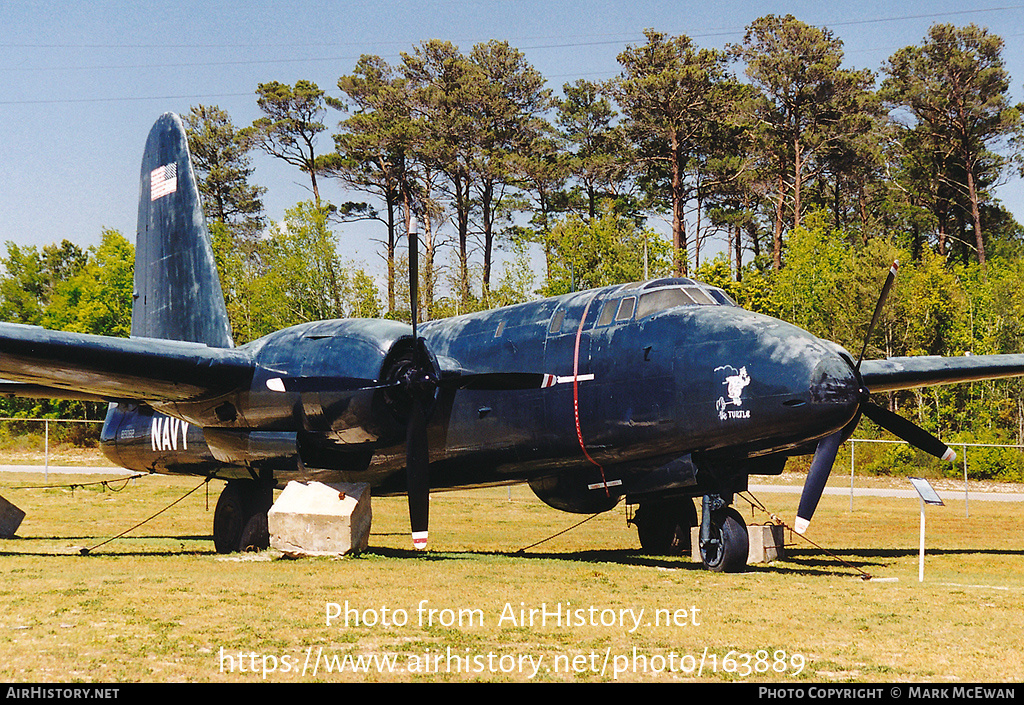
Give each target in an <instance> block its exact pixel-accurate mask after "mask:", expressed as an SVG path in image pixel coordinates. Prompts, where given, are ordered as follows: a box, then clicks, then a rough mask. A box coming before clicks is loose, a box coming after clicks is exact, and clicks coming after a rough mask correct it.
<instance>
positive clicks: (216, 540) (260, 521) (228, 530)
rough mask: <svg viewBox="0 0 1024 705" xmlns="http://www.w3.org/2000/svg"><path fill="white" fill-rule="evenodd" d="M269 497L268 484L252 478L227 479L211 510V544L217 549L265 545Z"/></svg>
mask: <svg viewBox="0 0 1024 705" xmlns="http://www.w3.org/2000/svg"><path fill="white" fill-rule="evenodd" d="M273 501H274V495H273V488H272V487H270V486H264V485H261V484H260V483H258V482H256V481H253V480H229V481H228V483H227V485H225V487H224V490H223V491H222V492H221V493H220V499H218V500H217V508H216V509H215V510H214V512H213V545H214V548H216V549H217V553H234V552H236V551H259V550H263V549H265V548H268V547H269V546H270V531H269V529H268V528H267V512H268V511H269V510H270V507H271V505H272V504H273Z"/></svg>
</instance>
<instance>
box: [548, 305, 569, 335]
mask: <svg viewBox="0 0 1024 705" xmlns="http://www.w3.org/2000/svg"><path fill="white" fill-rule="evenodd" d="M564 320H565V309H564V308H560V309H558V310H557V311H555V315H554V316H552V317H551V325H549V326H548V333H550V334H551V335H556V334H558V333H561V332H562V321H564Z"/></svg>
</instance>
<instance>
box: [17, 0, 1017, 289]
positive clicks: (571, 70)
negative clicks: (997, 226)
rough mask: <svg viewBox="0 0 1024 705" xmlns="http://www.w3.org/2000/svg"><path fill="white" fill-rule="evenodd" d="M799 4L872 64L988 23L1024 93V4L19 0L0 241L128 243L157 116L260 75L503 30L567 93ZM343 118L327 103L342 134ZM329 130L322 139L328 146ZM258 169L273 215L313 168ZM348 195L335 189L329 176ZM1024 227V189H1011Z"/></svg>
mask: <svg viewBox="0 0 1024 705" xmlns="http://www.w3.org/2000/svg"><path fill="white" fill-rule="evenodd" d="M769 13H773V14H786V13H791V14H793V15H795V16H796V17H797V18H798V19H801V20H803V21H804V22H807V23H809V24H815V25H824V26H828V27H830V28H831V29H832V30H833V32H834V33H835V34H836V35H837V36H838V37H840V38H841V39H842V40H843V41H844V44H845V50H846V65H847V66H848V67H851V68H869V69H872V70H875V71H878V69H879V67H880V66H881V64H882V62H883V61H884V60H885V59H886V58H887V57H888V56H889V55H891V54H892V53H893V52H895V51H896V50H898V49H900V48H901V47H903V46H907V45H909V44H917V43H919V42H920V41H921V39H922V37H923V36H924V35H925V33H926V31H927V29H928V27H929V26H930V25H931V24H934V23H936V22H950V23H954V24H957V25H965V24H968V23H972V22H973V23H975V24H978V25H982V26H986V27H988V28H989V29H990V30H991V31H993V32H995V33H996V34H999V35H1000V36H1002V37H1003V38H1004V39H1005V40H1006V53H1005V58H1006V60H1007V66H1008V69H1009V71H1010V75H1011V77H1012V80H1013V83H1012V88H1011V90H1012V95H1013V99H1014V100H1015V101H1021V100H1024V52H1022V51H1021V48H1020V45H1021V42H1022V41H1024V4H1013V3H1012V0H1006V2H1004V3H1000V2H999V0H989V1H988V2H983V3H981V4H972V5H967V4H965V3H962V2H952V1H948V0H940V1H938V2H936V1H929V2H888V1H887V2H876V3H842V4H829V5H827V4H825V3H821V2H735V1H730V2H707V1H705V2H692V1H690V0H677V1H674V2H652V1H648V0H633V1H632V2H557V1H556V0H549V1H548V2H540V1H537V0H394V1H391V2H386V3H384V2H365V1H363V2H325V1H323V0H317V1H312V2H280V1H279V2H274V1H272V0H264V1H256V2H245V3H243V2H226V1H222V0H203V1H201V2H194V1H186V2H164V3H150V2H141V3H140V2H138V1H137V0H136V1H135V2H122V1H120V0H98V1H93V2H84V3H83V2H24V1H21V0H6V1H5V2H4V3H3V4H2V6H0V27H3V28H4V32H3V34H2V36H0V81H2V85H3V87H4V90H3V93H2V95H0V166H2V169H3V175H4V178H3V186H2V188H0V242H3V241H8V240H11V241H14V242H17V243H22V244H35V245H44V244H48V243H51V242H59V241H60V240H61V239H64V238H67V239H69V240H71V241H73V242H75V243H78V244H80V245H83V246H88V245H91V244H95V243H96V242H98V241H99V235H100V232H101V229H102V228H103V227H111V228H115V229H118V230H120V231H121V232H122V233H124V234H125V235H126V236H128V237H129V239H134V232H135V208H136V201H137V198H138V172H139V160H140V158H141V155H142V147H143V144H144V143H145V139H146V135H147V133H148V131H149V128H150V126H151V125H152V123H153V121H154V120H155V119H156V118H157V117H158V116H159V115H160V114H161V113H163V112H165V111H168V110H170V111H174V112H179V113H186V112H188V110H189V108H190V106H192V105H196V104H199V103H204V104H215V105H219V106H220V107H222V108H224V109H225V110H227V111H228V112H229V113H230V114H231V116H232V119H233V120H234V122H235V124H236V125H238V126H242V125H247V124H249V123H250V122H251V121H252V120H254V119H255V118H257V117H258V116H259V114H258V109H257V107H256V102H255V97H254V91H255V88H256V86H257V84H259V83H261V82H265V81H271V80H279V81H282V82H286V83H294V82H295V81H296V80H298V79H309V80H312V81H314V82H316V83H317V84H318V85H319V86H320V87H321V88H323V89H325V90H327V91H328V92H329V93H331V94H334V95H337V94H339V92H338V90H337V79H338V77H339V76H341V75H343V74H346V73H348V72H350V71H351V69H352V67H353V65H354V63H355V60H356V58H357V57H358V56H359V55H360V54H363V53H370V54H379V55H381V56H384V57H385V58H388V59H389V60H391V61H392V62H395V61H397V60H398V55H399V52H401V51H408V50H410V49H412V48H413V47H414V46H415V45H417V44H418V43H420V42H421V41H424V40H427V39H432V38H440V39H447V40H451V41H452V42H454V43H455V44H457V45H458V46H459V47H460V48H461V49H463V50H464V51H468V50H469V49H470V48H471V46H472V45H473V44H475V43H477V42H480V41H486V40H489V39H499V40H507V41H509V42H510V43H511V44H512V45H513V46H516V47H518V48H520V49H521V50H523V51H524V52H525V53H526V55H527V58H528V59H529V61H530V62H531V63H533V65H534V66H535V67H536V68H537V69H538V70H539V71H540V72H541V73H542V74H543V75H544V76H545V77H546V78H547V79H548V84H549V86H550V87H551V88H553V89H555V90H556V91H557V90H558V89H559V88H560V87H561V85H562V84H563V83H565V82H569V81H573V80H575V79H577V78H588V79H591V80H601V79H607V78H610V77H612V76H614V75H615V74H616V73H617V72H618V64H617V62H616V59H615V57H616V55H617V54H618V53H619V52H620V51H622V49H623V48H624V47H625V46H626V45H627V44H641V43H643V30H644V29H645V28H647V27H653V28H655V29H657V30H659V31H663V32H666V33H669V34H687V35H689V36H690V37H692V38H693V39H694V41H695V42H696V43H697V44H699V45H701V46H707V47H723V46H725V45H726V44H727V43H730V42H737V41H739V40H740V39H741V38H742V34H743V31H744V28H745V27H746V25H747V24H749V23H750V22H751V21H752V20H754V19H755V18H757V17H759V16H761V15H765V14H769ZM340 117H341V115H340V114H339V113H336V112H332V113H331V114H329V116H328V124H329V126H330V127H331V128H333V127H334V126H335V125H336V123H337V120H338V119H339V118H340ZM330 145H331V140H330V138H329V136H325V137H324V139H323V140H322V142H321V146H322V148H323V150H324V151H326V150H327V149H328V147H329V146H330ZM254 165H255V166H256V173H255V176H254V181H255V182H256V183H258V184H260V185H263V186H266V187H267V188H268V193H267V196H266V199H265V202H266V206H267V211H268V216H269V217H270V218H272V219H279V218H281V216H282V215H283V213H284V210H285V209H286V208H289V207H291V206H292V205H294V204H295V203H296V202H298V201H300V200H303V199H306V198H308V197H309V196H310V194H309V191H308V187H306V186H305V185H304V180H303V177H302V175H301V174H300V173H299V172H298V171H297V170H295V169H294V168H293V167H289V166H287V165H285V164H284V163H282V162H278V161H275V160H273V159H270V158H269V157H266V156H262V155H260V156H257V157H255V158H254ZM322 191H323V195H324V197H325V198H328V199H335V200H341V199H342V197H343V196H342V194H341V192H340V190H339V188H338V187H337V186H336V185H335V184H333V183H330V184H328V185H327V186H326V187H325V188H323V190H322ZM1000 196H1001V197H1002V199H1003V200H1004V202H1005V203H1006V205H1007V206H1008V207H1009V208H1010V209H1011V210H1012V211H1013V212H1014V213H1015V214H1016V215H1017V218H1018V219H1019V220H1021V221H1024V188H1022V187H1021V184H1020V181H1019V179H1013V180H1011V181H1010V182H1009V183H1008V184H1007V185H1006V186H1005V187H1003V188H1002V189H1001V191H1000ZM373 236H374V234H373V233H372V232H369V231H367V230H366V229H365V228H358V229H357V228H353V229H351V230H349V231H346V232H345V233H343V235H342V238H343V243H344V244H343V249H344V250H345V252H346V254H347V255H348V256H350V257H355V258H356V259H357V260H361V261H364V262H367V263H369V264H370V265H371V270H372V269H373V268H374V267H376V260H377V259H378V258H377V255H376V250H377V244H376V243H375V242H373V241H372V238H373Z"/></svg>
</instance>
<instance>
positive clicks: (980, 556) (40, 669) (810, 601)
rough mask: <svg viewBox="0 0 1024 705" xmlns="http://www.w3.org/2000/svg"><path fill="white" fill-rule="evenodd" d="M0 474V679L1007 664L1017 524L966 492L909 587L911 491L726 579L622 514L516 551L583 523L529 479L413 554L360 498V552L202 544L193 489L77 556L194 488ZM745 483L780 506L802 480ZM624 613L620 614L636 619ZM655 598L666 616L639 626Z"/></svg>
mask: <svg viewBox="0 0 1024 705" xmlns="http://www.w3.org/2000/svg"><path fill="white" fill-rule="evenodd" d="M84 479H91V478H84V477H83V476H76V477H74V478H68V477H63V478H60V477H56V478H55V477H52V476H51V482H53V481H61V480H68V481H73V482H82V481H83V480H84ZM0 480H2V481H3V485H4V489H2V490H0V494H2V495H3V496H4V497H5V498H7V499H8V500H9V501H12V502H13V503H14V504H16V505H18V506H19V507H21V508H22V509H23V510H25V511H26V512H27V517H26V519H25V521H24V522H23V524H22V526H21V528H20V530H19V537H18V538H16V539H10V540H3V541H0V577H2V579H0V604H2V606H3V610H2V611H0V663H2V664H3V665H2V666H0V678H3V679H4V680H8V681H44V682H45V681H62V682H63V681H94V682H110V681H115V682H116V681H224V682H231V681H238V682H243V681H249V682H252V681H259V680H264V679H265V680H267V681H268V682H270V681H273V682H297V681H324V682H342V681H444V680H453V681H473V680H487V681H494V680H506V681H525V680H531V679H532V680H539V681H570V682H593V681H610V680H615V679H617V680H627V681H696V680H701V681H713V682H715V681H729V680H749V681H781V682H796V683H801V682H808V681H809V682H820V681H830V682H845V681H857V682H871V681H877V682H892V681H950V682H975V681H1012V682H1019V681H1020V680H1022V678H1024V648H1022V646H1024V644H1022V642H1024V636H1022V635H1024V610H1021V608H1020V605H1021V604H1022V601H1024V531H1022V528H1024V519H1022V518H1021V510H1022V507H1021V505H1019V504H1015V503H1004V502H998V503H997V502H983V501H980V500H972V501H971V504H970V518H965V517H964V507H963V503H962V502H947V506H945V507H935V508H931V507H930V508H929V509H928V514H927V519H928V524H927V543H928V546H927V548H928V550H927V556H926V564H925V580H924V582H923V583H922V582H918V553H917V547H918V530H919V523H918V522H919V505H918V501H917V500H916V499H914V500H898V499H874V498H857V499H856V500H855V503H854V510H853V511H852V512H851V511H850V509H849V498H848V497H830V496H826V497H824V498H823V500H822V503H821V505H820V507H819V509H818V512H817V514H816V515H815V520H814V524H813V526H812V534H811V538H812V539H813V540H814V541H815V542H816V543H818V544H820V545H821V546H822V547H824V549H827V550H822V549H818V548H815V547H813V546H811V545H809V544H806V543H803V542H800V541H799V539H796V540H794V545H793V546H791V547H790V548H789V552H788V557H787V558H786V559H785V560H783V561H779V562H776V563H773V564H771V565H767V566H765V565H761V566H753V567H751V569H750V570H749V571H748V572H746V573H743V574H736V575H720V574H716V573H709V572H707V571H705V570H704V569H703V568H701V567H700V566H699V565H698V564H695V563H693V562H691V561H689V560H687V559H675V558H660V557H650V556H644V555H642V554H640V552H639V551H638V544H637V540H636V533H635V531H634V530H633V529H632V528H631V527H627V526H626V523H625V519H626V517H625V511H624V509H621V508H620V509H618V510H615V511H612V512H609V513H607V514H604V515H601V516H599V517H597V518H595V519H593V520H591V521H589V522H587V523H585V524H583V525H582V526H580V527H578V528H576V529H574V530H573V531H571V532H568V533H566V534H563V535H561V536H558V537H557V538H554V539H552V540H550V541H548V542H545V543H542V544H540V545H539V546H536V547H535V548H531V549H529V550H527V551H525V552H522V553H520V549H522V548H523V547H526V546H529V545H531V544H534V543H535V542H537V541H541V540H543V539H545V538H547V537H549V536H551V535H553V534H555V533H557V532H559V531H562V530H563V529H565V528H567V527H569V526H571V525H572V524H574V523H576V522H577V521H579V519H580V518H581V517H578V516H576V515H569V514H563V513H560V512H557V511H555V510H553V509H550V508H548V507H547V506H545V505H543V504H542V503H541V502H540V501H539V500H536V499H535V498H533V496H532V494H531V493H530V491H529V489H528V488H525V487H515V488H512V490H511V500H510V493H509V491H508V490H507V489H505V488H500V489H488V490H478V491H472V492H453V493H437V494H435V495H433V497H432V501H431V531H430V538H431V550H430V551H428V552H427V553H425V554H416V553H414V552H413V551H412V550H411V548H410V545H411V542H410V539H409V536H408V519H407V509H406V505H405V500H404V499H403V498H374V499H373V512H374V526H373V533H372V535H371V539H370V544H371V549H370V550H369V551H368V552H366V553H365V554H363V555H362V556H359V557H355V558H344V559H334V560H332V559H304V560H287V559H280V558H276V557H274V556H273V554H272V553H267V554H262V555H259V556H251V555H250V556H237V555H236V556H232V557H223V556H218V555H217V554H216V553H214V551H213V543H212V540H211V537H210V527H211V525H212V515H213V507H214V505H215V503H216V495H217V492H219V486H218V485H213V486H211V488H210V489H211V492H210V495H209V500H208V502H207V497H206V494H205V493H204V491H203V490H200V491H199V492H197V493H195V494H193V495H192V496H190V497H188V498H187V499H186V500H184V501H183V502H181V503H180V504H178V505H176V506H175V507H173V508H172V509H170V510H169V511H167V512H165V513H163V514H161V515H160V516H158V517H157V518H156V519H154V520H153V521H152V522H150V523H148V524H146V525H144V526H142V527H140V528H138V529H135V530H134V531H133V532H132V533H130V534H129V535H128V536H127V537H126V538H122V539H117V540H115V541H112V542H110V543H107V544H105V545H103V546H101V547H99V548H95V550H93V552H92V553H91V554H90V555H84V556H83V555H80V553H79V551H78V549H79V548H80V547H95V546H96V545H97V544H100V543H101V542H103V541H105V540H106V539H108V538H109V537H111V536H114V535H116V534H118V533H120V532H122V531H124V530H125V529H127V528H129V527H131V526H133V525H134V524H136V523H137V522H139V521H141V520H143V519H145V518H146V517H148V516H150V515H151V514H153V513H155V512H157V511H159V510H160V509H162V508H163V507H165V506H166V505H168V504H170V503H171V502H172V501H174V500H175V499H177V498H178V497H180V496H181V495H183V494H184V493H185V492H187V491H188V490H189V489H192V488H193V487H195V486H196V485H197V484H198V482H199V481H198V480H196V479H194V478H170V477H156V476H155V477H147V478H144V479H142V480H138V481H135V482H133V483H131V484H130V485H129V486H128V487H126V488H125V489H124V490H123V491H121V492H112V491H110V490H102V489H98V488H78V489H76V490H74V491H70V490H65V489H13V487H15V486H17V485H22V484H30V483H38V482H39V480H40V477H39V476H15V475H6V476H4V477H2V478H0ZM838 484H840V485H841V484H842V478H839V481H838ZM759 499H760V500H761V501H762V502H764V503H765V504H766V505H768V507H769V508H770V509H771V510H772V511H773V512H776V513H778V514H779V515H780V516H783V517H787V518H788V517H791V516H792V515H793V513H794V511H795V507H796V503H797V501H798V496H797V495H784V494H762V495H759ZM738 506H740V507H741V508H743V507H744V505H743V504H742V503H741V504H740V505H738ZM743 514H744V516H745V518H746V519H747V521H748V523H754V522H758V523H759V522H762V521H764V517H763V515H755V514H752V513H751V510H750V509H749V508H743ZM859 571H866V572H867V573H870V574H871V575H873V576H875V577H876V578H878V579H879V580H874V581H870V582H868V581H864V580H861V579H860V573H859ZM881 579H885V580H884V581H883V580H881ZM892 579H895V580H894V581H893V580H892ZM346 602H347V603H348V607H349V608H350V610H352V611H350V613H349V614H350V615H354V614H356V613H358V615H359V622H360V623H359V624H358V625H357V624H356V623H355V619H354V618H350V620H349V624H348V626H346V625H345V622H344V619H343V618H337V619H335V620H334V621H333V623H331V624H328V623H327V610H328V605H330V604H337V605H339V606H340V607H341V608H344V606H345V604H346ZM420 605H423V607H424V610H425V611H423V612H420V611H418V610H419V607H420ZM542 606H547V608H548V609H549V610H553V609H557V608H558V607H559V606H560V607H561V608H562V609H563V611H564V610H566V609H572V610H583V612H580V613H574V614H576V616H579V617H580V619H577V620H576V621H575V622H574V623H572V624H569V625H566V624H564V623H563V624H554V623H552V622H551V621H550V620H549V621H548V623H547V624H546V625H541V624H540V623H539V619H537V618H535V620H534V623H533V624H532V625H531V624H530V623H529V619H527V620H526V623H525V624H524V623H521V622H520V620H519V615H520V610H521V609H522V610H526V611H527V612H526V615H527V617H528V615H529V610H530V609H534V610H537V609H540V608H541V607H542ZM641 609H642V610H643V611H644V612H643V618H642V620H641V624H640V626H639V627H637V628H635V629H633V622H632V621H630V617H629V615H630V614H631V613H630V611H632V613H633V614H635V613H638V612H639V610H641ZM429 610H435V611H434V612H433V613H431V612H429ZM591 610H593V614H594V615H595V622H596V623H593V624H592V623H591V619H590V615H591ZM656 610H662V611H661V612H657V613H656ZM353 611H354V612H353ZM460 611H461V612H460ZM512 613H514V615H515V617H516V619H515V620H514V621H513V620H512V619H510V618H509V617H510V614H512ZM655 614H657V615H658V617H659V619H662V620H663V619H664V617H665V616H666V615H671V616H673V617H675V622H674V623H672V624H668V625H666V624H661V625H657V624H655V622H654V616H655ZM389 615H390V617H391V619H390V620H389V621H388V622H387V623H385V617H387V616H389ZM421 615H422V617H423V623H421ZM460 615H461V616H462V618H463V620H462V623H461V624H460V623H459V622H458V617H459V616H460ZM503 615H504V617H505V618H504V619H503V618H502V617H503ZM428 616H432V617H433V624H429V623H427V620H426V618H427V617H428ZM619 616H623V617H624V618H625V625H620V624H619V622H618V618H619ZM602 617H604V618H605V621H606V623H605V624H601V618H602ZM613 617H614V619H613ZM396 618H397V621H398V622H400V623H395V622H396ZM365 619H370V620H371V621H372V622H374V623H371V624H365V623H363V622H364V621H365ZM631 629H632V631H631ZM318 655H319V657H320V660H319V666H318V671H317V674H316V675H315V676H314V675H313V674H312V665H311V664H312V663H313V661H314V660H315V659H316V658H317V656H318ZM346 656H349V657H352V658H355V657H364V658H377V659H381V658H384V657H389V658H390V657H393V658H394V659H395V664H396V670H395V671H394V672H387V671H386V670H380V669H377V668H374V667H371V668H370V669H369V670H368V672H360V673H353V672H352V671H351V670H349V671H346V672H344V673H338V672H327V671H326V667H325V666H324V663H325V659H327V660H328V662H330V660H331V659H343V658H345V657H346ZM455 657H458V659H459V660H458V661H457V660H456V658H455ZM530 658H532V659H533V661H532V662H531V661H530ZM307 659H308V664H309V665H307V671H306V672H305V673H302V672H301V668H302V666H303V665H304V664H306V663H307ZM538 660H539V664H540V667H539V668H535V665H536V664H537V663H538ZM702 661H703V664H704V665H703V670H702V672H701V673H700V675H699V676H698V673H697V669H698V667H699V664H700V663H701V662H702ZM378 663H379V662H378ZM364 665H365V664H364ZM459 666H461V672H452V671H455V670H456V669H457V667H459ZM798 666H799V668H798ZM232 668H233V670H232ZM616 668H617V669H618V672H616ZM673 668H674V671H673V670H671V669H673ZM773 669H774V670H773ZM254 670H255V672H253V671H254ZM264 670H266V673H264ZM798 670H799V673H798V674H797V673H796V672H797V671H798ZM467 671H469V672H467ZM748 671H749V673H748Z"/></svg>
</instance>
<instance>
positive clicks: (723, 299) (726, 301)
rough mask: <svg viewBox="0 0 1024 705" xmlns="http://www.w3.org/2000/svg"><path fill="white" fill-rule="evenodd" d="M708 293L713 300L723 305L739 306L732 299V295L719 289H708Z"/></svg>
mask: <svg viewBox="0 0 1024 705" xmlns="http://www.w3.org/2000/svg"><path fill="white" fill-rule="evenodd" d="M708 293H709V294H711V295H712V296H713V297H714V298H715V300H716V301H717V302H718V303H720V304H722V305H723V306H739V304H738V303H736V302H735V301H733V300H732V297H731V296H729V295H728V294H727V293H725V292H724V291H722V290H721V289H708Z"/></svg>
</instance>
